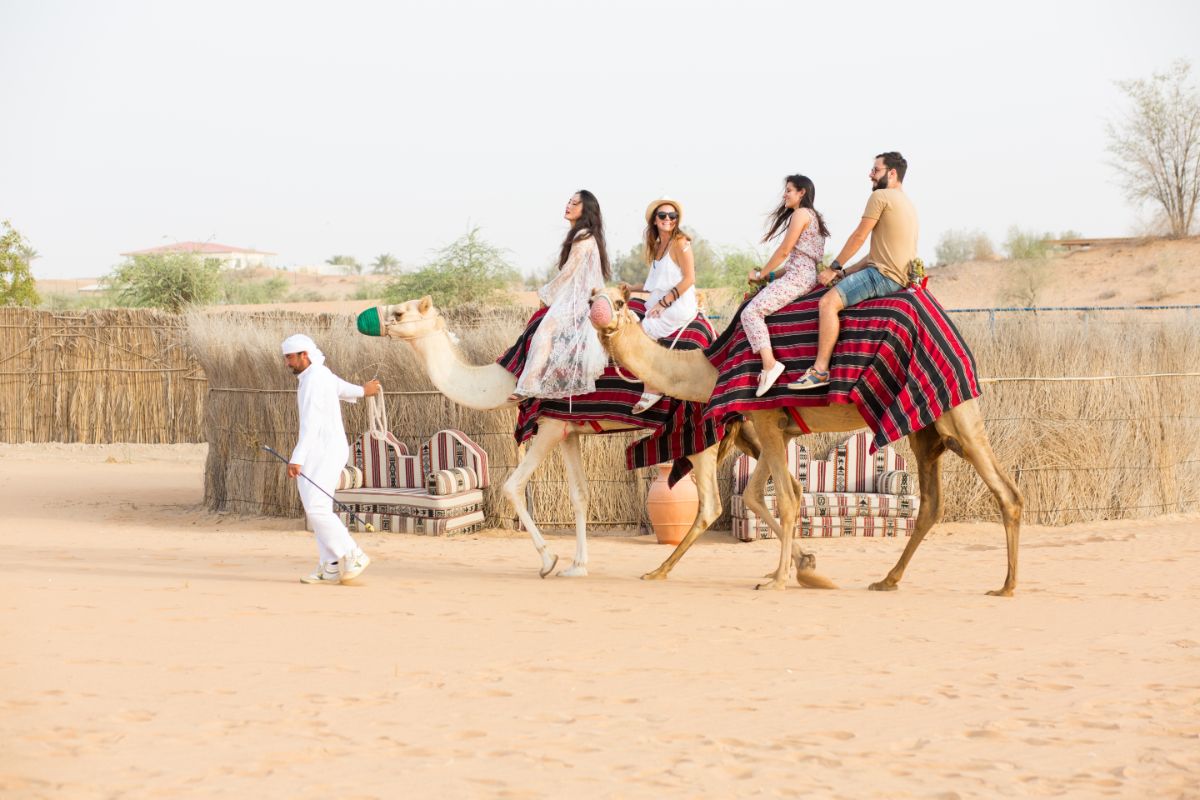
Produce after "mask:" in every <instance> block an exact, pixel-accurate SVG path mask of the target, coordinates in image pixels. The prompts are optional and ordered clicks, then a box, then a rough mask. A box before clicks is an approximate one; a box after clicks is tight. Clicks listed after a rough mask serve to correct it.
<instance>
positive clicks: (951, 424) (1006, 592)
mask: <svg viewBox="0 0 1200 800" xmlns="http://www.w3.org/2000/svg"><path fill="white" fill-rule="evenodd" d="M937 425H938V429H939V430H941V431H942V434H943V435H944V436H945V437H946V447H948V448H949V449H950V450H952V451H954V452H955V453H957V454H958V455H960V456H962V457H963V458H965V459H966V460H967V461H968V462H969V463H970V464H971V466H972V467H974V468H975V471H976V472H978V473H979V477H980V478H982V479H983V482H984V484H985V485H986V486H987V487H988V489H990V490H991V492H992V494H993V495H994V496H995V498H996V502H997V504H999V506H1000V521H1001V522H1002V523H1003V524H1004V539H1005V544H1006V546H1007V551H1008V572H1007V573H1006V574H1005V576H1004V585H1003V586H1001V587H1000V588H999V589H993V590H992V591H990V592H988V594H990V595H994V596H997V597H1012V593H1013V590H1014V589H1016V587H1017V548H1018V546H1019V545H1020V540H1021V512H1022V511H1023V509H1024V507H1025V499H1024V498H1023V497H1022V496H1021V490H1020V489H1018V488H1017V485H1016V484H1015V483H1013V481H1012V479H1011V478H1009V477H1008V473H1006V472H1005V471H1004V470H1003V469H1002V468H1001V467H1000V464H999V462H998V461H996V454H995V453H993V452H992V445H991V443H990V442H988V438H987V431H985V430H984V427H983V416H982V415H981V414H980V413H979V405H978V404H977V403H976V402H975V401H974V400H969V401H967V402H966V403H963V404H962V405H959V406H955V407H954V408H952V409H951V410H950V411H949V412H948V413H946V414H945V415H943V416H942V417H941V418H940V419H939V420H938V421H937Z"/></svg>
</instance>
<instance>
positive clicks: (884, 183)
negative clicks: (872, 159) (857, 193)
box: [871, 172, 888, 191]
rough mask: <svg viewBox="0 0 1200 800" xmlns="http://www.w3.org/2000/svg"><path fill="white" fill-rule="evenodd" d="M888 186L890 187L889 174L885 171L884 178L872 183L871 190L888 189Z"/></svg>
mask: <svg viewBox="0 0 1200 800" xmlns="http://www.w3.org/2000/svg"><path fill="white" fill-rule="evenodd" d="M886 188H888V176H887V173H886V172H885V173H883V177H882V178H880V179H879V180H877V181H875V183H873V184H871V191H875V190H876V189H886Z"/></svg>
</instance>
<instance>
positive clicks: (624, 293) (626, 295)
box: [621, 283, 630, 303]
mask: <svg viewBox="0 0 1200 800" xmlns="http://www.w3.org/2000/svg"><path fill="white" fill-rule="evenodd" d="M629 294H630V292H629V284H628V283H622V284H621V296H622V297H624V298H625V302H626V303H628V302H629Z"/></svg>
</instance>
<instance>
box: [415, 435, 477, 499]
mask: <svg viewBox="0 0 1200 800" xmlns="http://www.w3.org/2000/svg"><path fill="white" fill-rule="evenodd" d="M456 467H465V468H466V469H469V470H471V471H472V472H474V473H475V475H476V477H477V478H478V479H479V482H478V484H477V486H478V487H479V488H482V487H485V486H487V485H488V483H489V480H488V456H487V453H486V452H485V451H484V449H483V448H482V447H480V446H479V445H477V444H475V443H474V442H473V441H471V440H470V439H468V438H467V435H466V434H465V433H463V432H462V431H456V430H454V429H453V428H448V429H446V430H444V431H438V432H437V433H435V434H434V435H433V437H432V438H431V439H430V440H429V441H428V442H426V443H425V444H423V445H421V470H422V473H423V474H424V475H429V474H430V473H432V472H437V471H438V470H443V469H454V468H456ZM472 488H476V487H472Z"/></svg>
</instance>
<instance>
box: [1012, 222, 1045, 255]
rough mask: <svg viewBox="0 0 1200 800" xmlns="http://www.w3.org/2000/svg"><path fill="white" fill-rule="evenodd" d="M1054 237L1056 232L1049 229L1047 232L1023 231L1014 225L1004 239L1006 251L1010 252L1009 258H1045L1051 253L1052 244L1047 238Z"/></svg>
mask: <svg viewBox="0 0 1200 800" xmlns="http://www.w3.org/2000/svg"><path fill="white" fill-rule="evenodd" d="M1053 238H1054V234H1052V233H1050V232H1049V231H1047V232H1046V233H1037V232H1035V231H1023V230H1021V229H1020V228H1018V227H1017V226H1016V225H1013V226H1012V227H1011V228H1009V229H1008V236H1007V237H1005V239H1004V252H1006V253H1007V254H1008V257H1009V258H1015V259H1037V258H1045V257H1046V256H1047V255H1049V253H1050V245H1049V244H1047V242H1046V240H1047V239H1053Z"/></svg>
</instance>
